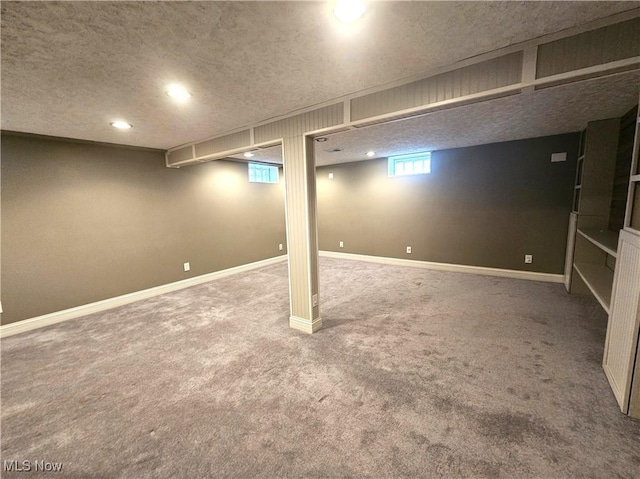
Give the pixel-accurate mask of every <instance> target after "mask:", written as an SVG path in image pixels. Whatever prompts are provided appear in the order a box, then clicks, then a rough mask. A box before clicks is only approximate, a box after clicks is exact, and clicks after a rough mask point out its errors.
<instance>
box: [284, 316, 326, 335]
mask: <svg viewBox="0 0 640 479" xmlns="http://www.w3.org/2000/svg"><path fill="white" fill-rule="evenodd" d="M289 327H291V328H293V329H297V330H298V331H302V332H303V333H307V334H313V333H315V332H316V331H318V330H319V329H321V328H322V318H316V319H314V320H313V321H310V320H308V319H305V318H299V317H297V316H289Z"/></svg>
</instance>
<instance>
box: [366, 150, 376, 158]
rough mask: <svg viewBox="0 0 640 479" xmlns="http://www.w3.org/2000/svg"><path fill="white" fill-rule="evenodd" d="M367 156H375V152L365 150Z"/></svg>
mask: <svg viewBox="0 0 640 479" xmlns="http://www.w3.org/2000/svg"><path fill="white" fill-rule="evenodd" d="M367 156H368V157H369V158H371V157H373V156H376V152H375V151H373V150H371V151H367Z"/></svg>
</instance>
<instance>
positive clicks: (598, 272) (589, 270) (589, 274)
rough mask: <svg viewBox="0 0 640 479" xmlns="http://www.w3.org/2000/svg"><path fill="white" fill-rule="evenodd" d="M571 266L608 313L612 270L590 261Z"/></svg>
mask: <svg viewBox="0 0 640 479" xmlns="http://www.w3.org/2000/svg"><path fill="white" fill-rule="evenodd" d="M573 268H574V269H575V270H576V272H577V273H578V275H580V277H581V278H582V280H583V281H584V283H585V285H586V286H587V288H589V291H591V293H592V294H593V295H594V296H595V298H596V299H597V300H598V302H599V303H600V305H601V306H602V307H603V308H604V310H605V311H606V312H607V314H609V313H610V312H611V286H612V285H613V271H612V270H611V269H609V268H608V267H607V266H606V265H599V264H592V263H574V264H573Z"/></svg>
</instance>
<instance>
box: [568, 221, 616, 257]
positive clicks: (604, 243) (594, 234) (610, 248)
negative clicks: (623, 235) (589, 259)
mask: <svg viewBox="0 0 640 479" xmlns="http://www.w3.org/2000/svg"><path fill="white" fill-rule="evenodd" d="M578 234H579V235H581V236H582V237H584V238H586V239H587V240H588V241H590V242H591V243H593V244H594V245H596V246H597V247H598V248H600V249H601V250H603V251H604V252H605V253H607V254H609V255H611V256H613V257H614V258H617V257H618V238H619V237H620V231H610V230H602V229H595V228H579V229H578Z"/></svg>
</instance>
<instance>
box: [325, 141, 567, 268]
mask: <svg viewBox="0 0 640 479" xmlns="http://www.w3.org/2000/svg"><path fill="white" fill-rule="evenodd" d="M578 141H579V135H578V134H567V135H558V136H552V137H545V138H537V139H529V140H523V141H514V142H506V143H499V144H491V145H483V146H476V147H470V148H459V149H453V150H443V151H436V152H433V154H432V173H431V174H430V175H419V176H412V177H395V178H389V177H388V174H387V171H388V170H387V160H386V159H380V160H373V161H359V162H353V163H348V164H343V165H340V166H328V167H322V168H318V172H317V178H318V232H319V242H320V249H321V250H328V251H338V252H344V253H357V254H366V255H373V256H384V257H392V258H405V259H412V260H423V261H435V262H442V263H453V264H462V265H474V266H486V267H494V268H506V269H515V270H524V271H538V272H545V273H557V274H562V272H563V265H564V255H565V245H566V238H567V227H568V221H569V212H570V210H571V201H572V195H573V181H574V177H575V167H576V160H577V150H578ZM563 151H564V152H567V161H566V162H562V163H551V154H552V153H556V152H563ZM330 172H332V173H333V174H334V179H332V180H330V179H328V173H330ZM340 241H344V248H339V247H338V244H339V242H340ZM406 246H411V247H412V254H406ZM525 254H533V263H532V264H530V265H529V264H524V255H525Z"/></svg>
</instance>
